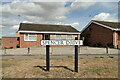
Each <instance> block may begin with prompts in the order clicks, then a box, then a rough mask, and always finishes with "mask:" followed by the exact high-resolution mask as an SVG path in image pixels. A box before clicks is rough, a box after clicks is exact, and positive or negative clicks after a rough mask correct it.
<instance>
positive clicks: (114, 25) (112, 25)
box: [81, 20, 120, 33]
mask: <svg viewBox="0 0 120 80" xmlns="http://www.w3.org/2000/svg"><path fill="white" fill-rule="evenodd" d="M92 23H94V24H97V25H100V26H102V27H105V28H108V29H111V30H114V31H120V22H108V21H97V20H91V21H90V22H89V23H88V24H87V25H86V27H84V28H83V30H82V31H81V33H82V32H83V31H84V30H85V29H86V28H87V27H89V25H90V24H92Z"/></svg>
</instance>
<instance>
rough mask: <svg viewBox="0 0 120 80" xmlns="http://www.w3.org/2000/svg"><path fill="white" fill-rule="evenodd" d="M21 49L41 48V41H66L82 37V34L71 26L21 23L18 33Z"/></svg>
mask: <svg viewBox="0 0 120 80" xmlns="http://www.w3.org/2000/svg"><path fill="white" fill-rule="evenodd" d="M17 37H18V38H19V44H20V48H27V47H40V46H41V45H40V41H41V40H46V39H51V40H66V39H75V38H76V37H77V38H78V37H80V32H79V31H78V30H76V29H75V28H73V27H72V26H71V25H52V24H32V23H21V24H20V27H19V29H18V31H17Z"/></svg>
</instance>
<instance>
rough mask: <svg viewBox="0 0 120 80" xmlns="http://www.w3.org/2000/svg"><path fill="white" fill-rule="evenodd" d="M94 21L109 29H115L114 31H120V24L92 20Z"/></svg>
mask: <svg viewBox="0 0 120 80" xmlns="http://www.w3.org/2000/svg"><path fill="white" fill-rule="evenodd" d="M92 21H94V22H97V23H100V24H103V25H106V26H109V27H111V28H114V29H116V28H119V29H120V26H119V25H120V22H108V21H97V20H92Z"/></svg>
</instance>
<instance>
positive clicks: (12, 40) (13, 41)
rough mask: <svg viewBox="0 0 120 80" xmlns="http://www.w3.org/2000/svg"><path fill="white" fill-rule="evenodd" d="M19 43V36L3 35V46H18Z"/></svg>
mask: <svg viewBox="0 0 120 80" xmlns="http://www.w3.org/2000/svg"><path fill="white" fill-rule="evenodd" d="M17 44H19V41H18V40H17V37H3V38H2V47H7V48H10V47H14V48H15V47H16V46H17Z"/></svg>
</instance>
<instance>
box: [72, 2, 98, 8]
mask: <svg viewBox="0 0 120 80" xmlns="http://www.w3.org/2000/svg"><path fill="white" fill-rule="evenodd" d="M80 1H81V2H80ZM95 3H96V2H83V1H82V0H75V2H73V3H72V4H71V6H70V7H71V9H72V10H80V9H81V10H82V9H88V8H89V7H91V6H93V5H94V4H95Z"/></svg>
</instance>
